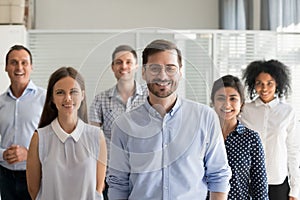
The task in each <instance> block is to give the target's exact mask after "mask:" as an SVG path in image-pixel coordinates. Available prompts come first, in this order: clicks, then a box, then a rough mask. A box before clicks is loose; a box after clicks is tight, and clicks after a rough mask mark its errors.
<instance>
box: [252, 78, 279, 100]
mask: <svg viewBox="0 0 300 200" xmlns="http://www.w3.org/2000/svg"><path fill="white" fill-rule="evenodd" d="M255 90H256V93H257V94H258V95H259V98H260V99H261V100H262V101H263V102H264V103H268V102H270V101H272V100H273V99H274V98H275V92H276V81H275V79H274V78H273V77H272V76H271V75H270V74H268V73H264V72H262V73H260V74H259V75H258V76H257V77H256V79H255Z"/></svg>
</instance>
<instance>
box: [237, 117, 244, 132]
mask: <svg viewBox="0 0 300 200" xmlns="http://www.w3.org/2000/svg"><path fill="white" fill-rule="evenodd" d="M235 131H236V132H237V133H238V134H243V133H245V126H244V125H243V124H242V123H241V122H240V121H239V120H238V124H237V126H236V128H235Z"/></svg>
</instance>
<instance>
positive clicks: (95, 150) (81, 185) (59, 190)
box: [26, 67, 106, 200]
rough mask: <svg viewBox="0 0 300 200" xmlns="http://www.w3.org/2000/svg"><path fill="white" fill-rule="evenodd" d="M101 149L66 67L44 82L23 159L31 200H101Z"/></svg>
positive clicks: (80, 85)
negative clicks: (44, 93) (36, 125)
mask: <svg viewBox="0 0 300 200" xmlns="http://www.w3.org/2000/svg"><path fill="white" fill-rule="evenodd" d="M105 171H106V145H105V139H104V135H103V133H102V132H101V130H100V128H99V127H96V126H92V125H89V124H87V109H86V100H85V85H84V80H83V78H82V76H81V75H80V74H79V73H78V72H77V71H76V70H75V69H74V68H72V67H62V68H59V69H58V70H56V71H55V72H54V73H53V74H52V75H51V77H50V79H49V84H48V88H47V96H46V102H45V105H44V109H43V112H42V116H41V120H40V123H39V128H38V130H36V131H35V133H34V135H33V137H32V139H31V143H30V147H29V151H28V159H27V171H26V172H27V184H28V190H29V194H30V196H31V198H32V199H43V200H47V199H49V200H53V199H72V200H75V199H78V200H82V199H91V200H94V199H102V195H101V193H102V189H103V187H104V177H105Z"/></svg>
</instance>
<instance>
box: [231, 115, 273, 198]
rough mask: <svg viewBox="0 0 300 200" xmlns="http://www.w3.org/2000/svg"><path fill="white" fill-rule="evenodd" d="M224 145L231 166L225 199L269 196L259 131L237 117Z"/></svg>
mask: <svg viewBox="0 0 300 200" xmlns="http://www.w3.org/2000/svg"><path fill="white" fill-rule="evenodd" d="M225 147H226V151H227V157H228V162H229V166H230V167H231V170H232V178H231V180H230V191H229V195H228V199H230V200H233V199H237V200H247V199H252V200H258V199H259V200H267V199H269V198H268V183H267V174H266V168H265V154H264V150H263V146H262V143H261V140H260V137H259V135H258V133H257V132H255V131H253V130H251V129H248V128H247V127H245V126H244V125H243V124H242V123H240V122H239V121H238V125H237V127H236V129H235V130H234V131H233V132H231V133H230V134H229V135H228V136H227V138H226V140H225Z"/></svg>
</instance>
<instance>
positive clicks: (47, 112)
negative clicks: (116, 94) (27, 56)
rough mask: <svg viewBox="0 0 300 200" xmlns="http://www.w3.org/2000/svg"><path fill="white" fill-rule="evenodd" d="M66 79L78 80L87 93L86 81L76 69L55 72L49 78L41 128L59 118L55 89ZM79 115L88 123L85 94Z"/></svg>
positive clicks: (60, 69)
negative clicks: (54, 99) (58, 82)
mask: <svg viewBox="0 0 300 200" xmlns="http://www.w3.org/2000/svg"><path fill="white" fill-rule="evenodd" d="M65 77H71V78H73V79H74V80H76V81H77V82H78V84H79V86H80V88H81V90H82V91H85V83H84V79H83V77H82V76H81V74H79V72H78V71H77V70H76V69H74V68H72V67H61V68H59V69H58V70H56V71H55V72H53V74H52V75H51V76H50V78H49V82H48V87H47V95H46V101H45V104H44V108H43V112H42V116H41V119H40V123H39V128H43V127H45V126H47V125H49V124H50V123H51V122H52V121H53V120H54V119H55V118H56V117H57V116H58V111H57V108H56V106H55V104H54V103H53V88H54V85H55V83H56V82H57V81H59V80H60V79H62V78H65ZM77 115H78V117H79V118H80V119H81V120H83V121H84V122H86V123H88V117H87V105H86V95H85V93H84V99H83V100H82V102H81V105H80V107H79V109H78V114H77Z"/></svg>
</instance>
